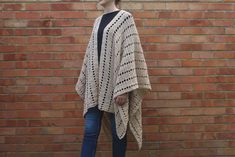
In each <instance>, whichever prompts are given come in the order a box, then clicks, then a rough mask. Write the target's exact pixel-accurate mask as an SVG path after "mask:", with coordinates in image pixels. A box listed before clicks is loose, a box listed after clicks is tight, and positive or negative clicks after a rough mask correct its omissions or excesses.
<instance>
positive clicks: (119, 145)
mask: <svg viewBox="0 0 235 157" xmlns="http://www.w3.org/2000/svg"><path fill="white" fill-rule="evenodd" d="M110 118H111V125H112V137H113V138H112V139H113V141H112V142H113V143H112V148H113V157H125V154H126V147H127V134H126V135H125V136H124V137H123V138H122V139H119V138H118V136H117V132H116V124H115V116H114V113H110Z"/></svg>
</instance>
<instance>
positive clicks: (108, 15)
mask: <svg viewBox="0 0 235 157" xmlns="http://www.w3.org/2000/svg"><path fill="white" fill-rule="evenodd" d="M119 11H120V10H116V11H113V12H109V13H106V14H103V16H102V19H101V22H100V25H99V29H98V37H97V40H98V62H100V51H101V45H102V38H103V31H104V28H105V27H106V26H107V24H108V23H109V22H110V21H111V20H112V19H113V18H114V16H115V15H116V14H117V13H118V12H119Z"/></svg>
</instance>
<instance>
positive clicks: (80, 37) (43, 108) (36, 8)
mask: <svg viewBox="0 0 235 157" xmlns="http://www.w3.org/2000/svg"><path fill="white" fill-rule="evenodd" d="M96 3H97V1H95V0H93V1H92V0H91V1H83V2H82V1H81V2H80V1H79V0H64V1H62V0H50V1H49V0H48V1H47V0H37V1H35V0H21V1H20V2H19V1H15V0H8V1H4V0H2V1H1V3H0V8H1V13H0V17H1V21H0V27H1V28H0V35H1V38H0V52H1V53H0V68H1V70H0V100H1V101H0V102H1V103H0V109H1V111H0V156H1V157H68V156H69V157H79V153H80V147H81V140H82V137H83V125H84V119H83V118H82V110H83V106H82V102H81V100H80V98H79V96H78V95H77V94H76V92H75V89H74V86H75V83H76V81H77V77H78V74H79V70H80V68H81V62H82V60H83V57H84V52H85V49H86V46H87V42H88V39H89V36H90V33H91V29H92V24H93V21H94V19H95V18H96V17H97V16H99V15H100V14H101V13H102V9H100V7H99V6H98V8H97V6H96ZM120 8H121V9H125V10H127V11H130V12H131V13H132V14H133V15H134V17H135V21H136V24H137V27H138V31H139V33H140V38H141V41H142V46H143V49H144V53H145V56H146V61H147V64H148V67H149V74H150V79H151V83H152V87H153V90H152V92H151V94H150V95H147V96H146V97H145V100H144V102H143V125H144V128H143V131H144V135H143V137H144V139H143V140H144V143H143V149H142V151H141V152H137V151H136V150H137V145H136V143H135V141H134V139H133V138H132V137H131V136H128V138H129V141H128V142H129V143H128V151H127V157H142V156H146V157H156V156H157V157H218V156H220V157H228V156H235V149H234V148H235V131H234V130H235V92H234V91H235V67H234V66H235V60H234V59H235V44H234V43H235V21H234V18H235V0H204V1H202V0H200V1H199V0H197V1H192V0H188V1H187V0H186V1H181V0H178V1H171V0H165V1H157V0H156V1H147V0H146V1H144V0H136V1H128V0H126V1H124V0H123V2H122V4H121V6H120ZM97 156H98V157H111V141H107V139H106V138H105V135H104V134H103V131H102V132H101V134H100V138H99V143H98V147H97Z"/></svg>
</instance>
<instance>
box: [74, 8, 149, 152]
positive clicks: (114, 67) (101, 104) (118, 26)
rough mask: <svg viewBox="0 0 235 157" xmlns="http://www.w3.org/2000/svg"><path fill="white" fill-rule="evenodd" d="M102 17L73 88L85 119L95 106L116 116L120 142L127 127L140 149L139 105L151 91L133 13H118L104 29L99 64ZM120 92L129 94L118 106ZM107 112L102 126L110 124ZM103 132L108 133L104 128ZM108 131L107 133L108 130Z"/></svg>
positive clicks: (140, 120)
mask: <svg viewBox="0 0 235 157" xmlns="http://www.w3.org/2000/svg"><path fill="white" fill-rule="evenodd" d="M101 18H102V15H101V16H99V17H98V18H96V20H95V22H94V26H93V30H92V34H91V37H90V40H89V43H88V46H87V49H86V53H85V56H84V60H83V65H82V68H81V71H80V75H79V78H78V81H77V83H76V86H75V89H76V91H77V93H78V94H79V96H80V97H81V99H82V100H84V110H83V116H84V117H85V114H86V113H87V111H88V109H89V108H90V107H94V106H96V105H98V108H99V109H100V110H102V111H106V112H110V113H115V123H116V131H117V135H118V137H119V139H121V138H123V137H124V135H125V134H126V132H127V129H128V126H129V128H130V130H131V132H132V134H133V135H134V137H135V139H136V142H137V144H138V148H139V150H140V149H141V147H142V110H141V104H142V99H143V96H144V94H145V93H146V92H147V91H150V90H151V85H150V81H149V75H148V71H147V65H146V62H145V57H144V54H143V49H142V47H141V43H140V39H139V34H138V31H137V28H136V24H135V21H134V18H133V16H132V14H131V13H130V12H128V11H125V10H120V11H119V12H118V14H117V15H116V16H115V17H114V18H113V19H112V20H111V22H110V23H109V24H108V25H107V26H106V27H105V29H104V33H103V39H102V47H101V55H100V64H99V63H98V53H97V32H98V26H99V24H100V21H101ZM123 93H129V96H128V101H127V102H126V103H125V104H124V105H122V106H120V105H118V104H116V103H115V101H114V98H115V97H117V96H118V95H121V94H123ZM106 112H104V118H103V119H104V120H103V122H102V124H103V123H108V122H109V121H107V115H106ZM105 119H106V120H105ZM108 125H109V126H110V124H108ZM102 126H107V124H104V125H102ZM110 128H111V127H110ZM104 130H105V131H106V133H107V128H106V129H104ZM108 132H109V134H110V133H111V130H110V129H109V131H108Z"/></svg>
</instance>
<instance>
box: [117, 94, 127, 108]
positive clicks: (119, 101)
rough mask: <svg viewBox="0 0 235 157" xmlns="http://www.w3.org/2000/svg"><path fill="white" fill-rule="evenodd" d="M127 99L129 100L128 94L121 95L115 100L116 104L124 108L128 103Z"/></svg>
mask: <svg viewBox="0 0 235 157" xmlns="http://www.w3.org/2000/svg"><path fill="white" fill-rule="evenodd" d="M127 98H128V93H124V94H122V95H119V96H117V97H116V98H115V103H117V104H118V105H120V106H122V105H124V104H125V103H126V102H127Z"/></svg>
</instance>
